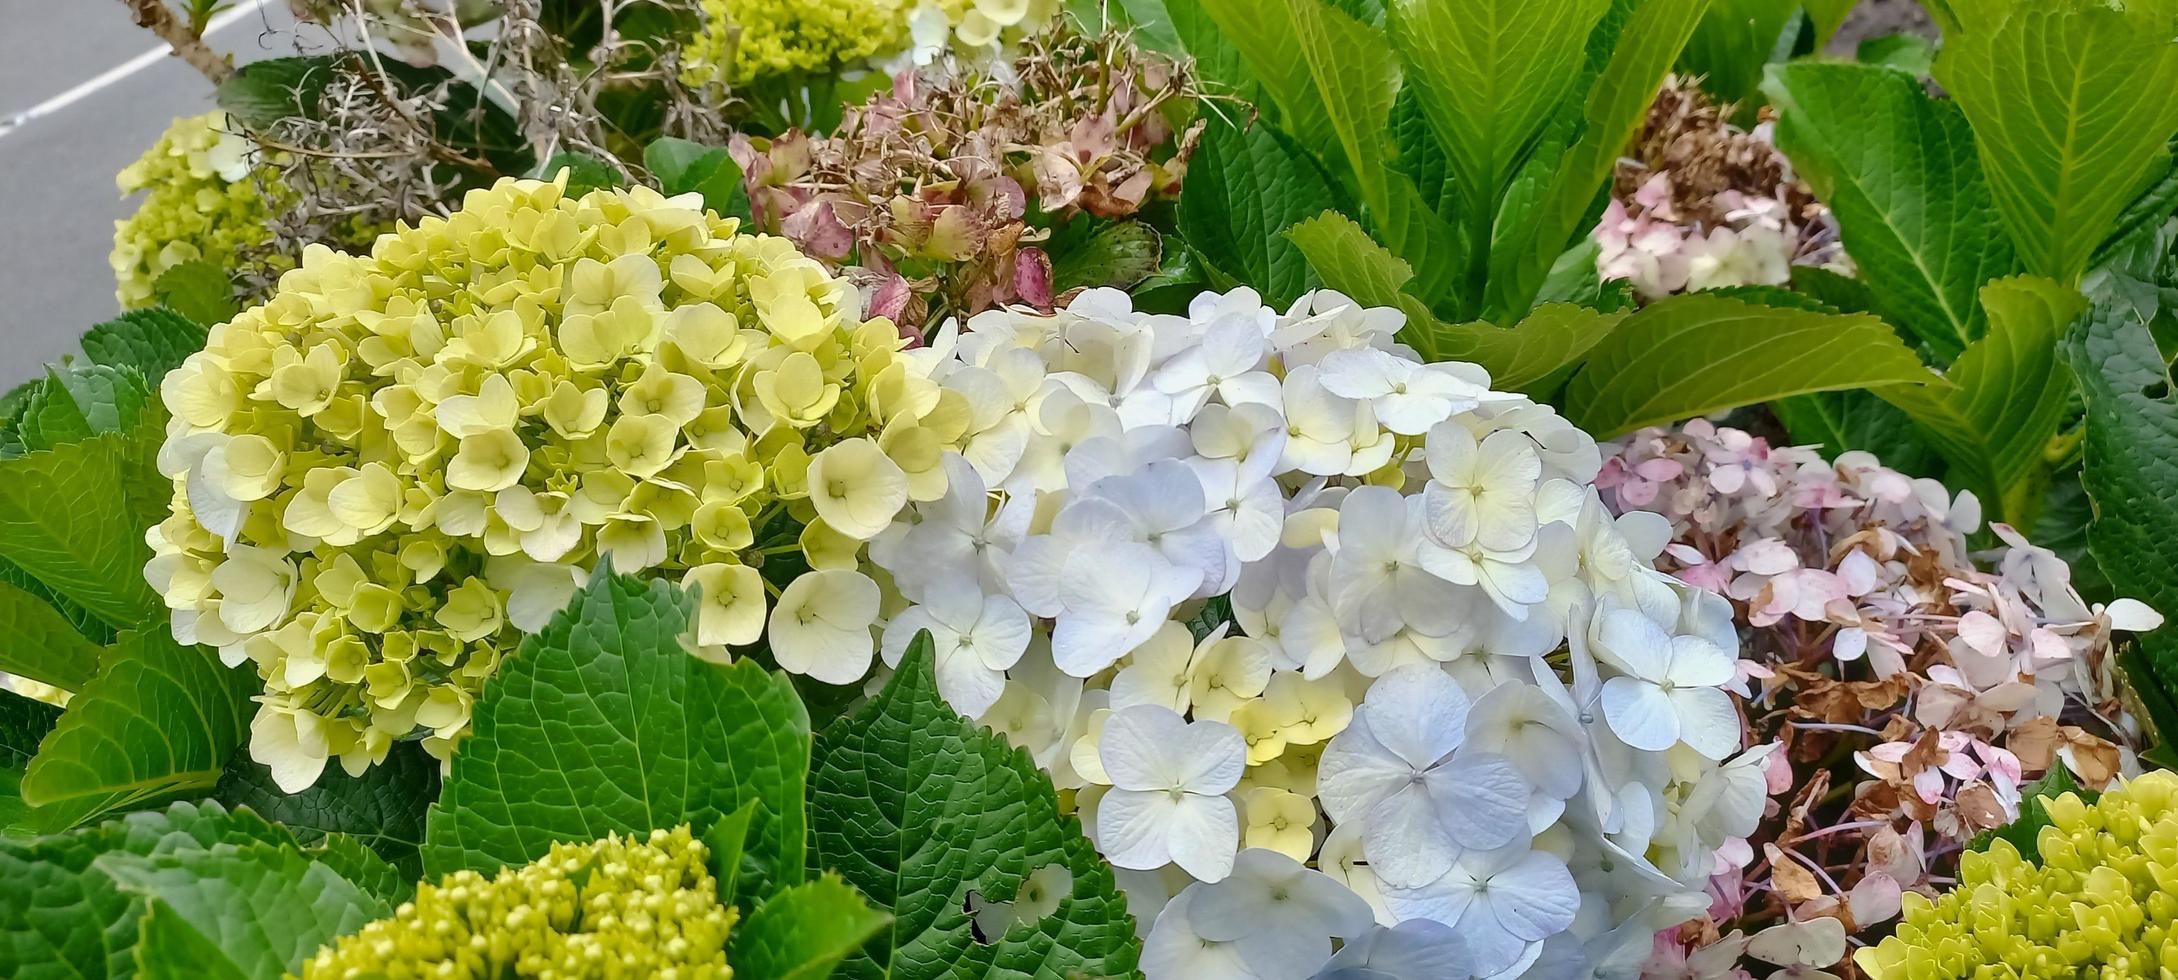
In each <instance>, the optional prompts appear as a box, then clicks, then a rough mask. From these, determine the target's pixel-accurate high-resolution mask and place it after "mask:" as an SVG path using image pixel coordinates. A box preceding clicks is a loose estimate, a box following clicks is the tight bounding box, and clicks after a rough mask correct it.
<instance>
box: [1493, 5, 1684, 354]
mask: <svg viewBox="0 0 2178 980" xmlns="http://www.w3.org/2000/svg"><path fill="white" fill-rule="evenodd" d="M1709 3H1710V0H1643V2H1641V3H1640V4H1639V5H1638V6H1634V7H1632V10H1631V12H1630V15H1628V16H1627V17H1626V19H1625V20H1624V21H1623V22H1616V21H1614V19H1613V18H1612V17H1606V18H1605V19H1604V21H1603V23H1602V24H1601V25H1600V26H1599V27H1598V29H1597V32H1598V34H1602V33H1604V32H1606V31H1608V32H1610V34H1611V35H1612V36H1613V37H1614V38H1615V39H1616V43H1614V44H1611V45H1610V46H1609V47H1608V51H1609V54H1608V57H1607V58H1606V59H1604V60H1603V62H1602V68H1601V71H1600V73H1599V74H1598V76H1597V77H1596V81H1595V86H1594V88H1592V89H1591V90H1590V91H1589V92H1588V94H1587V97H1586V101H1585V103H1584V107H1583V109H1582V111H1581V122H1582V125H1581V131H1580V135H1579V138H1578V139H1577V140H1575V141H1574V142H1572V143H1571V144H1570V146H1568V147H1567V148H1566V149H1565V150H1564V151H1563V153H1561V154H1558V155H1556V156H1555V157H1554V158H1550V159H1548V160H1547V166H1546V167H1545V168H1544V171H1543V173H1547V175H1548V178H1549V179H1548V183H1547V184H1544V183H1538V185H1537V186H1536V187H1535V189H1534V191H1533V192H1532V193H1531V194H1529V195H1527V196H1525V197H1520V198H1515V197H1508V199H1507V201H1506V205H1505V208H1504V210H1503V211H1502V212H1501V213H1500V214H1499V215H1498V216H1497V240H1498V242H1499V244H1497V245H1494V246H1493V247H1492V249H1491V252H1490V282H1489V296H1490V301H1489V303H1488V309H1489V310H1490V311H1491V312H1492V313H1493V314H1494V315H1495V317H1496V318H1501V319H1510V318H1512V317H1517V316H1519V315H1520V314H1522V313H1524V312H1526V311H1527V309H1528V307H1529V306H1530V305H1531V304H1532V303H1533V302H1534V299H1535V295H1536V293H1537V292H1538V291H1539V290H1541V289H1542V287H1543V281H1544V279H1545V278H1547V277H1548V276H1549V275H1550V267H1551V265H1552V263H1554V262H1556V261H1557V259H1558V255H1559V254H1560V253H1562V252H1564V251H1565V249H1566V247H1567V246H1568V245H1570V244H1572V242H1573V240H1574V238H1575V237H1577V236H1579V235H1581V234H1584V233H1585V232H1587V230H1588V229H1587V228H1586V227H1584V226H1583V224H1584V222H1585V221H1586V220H1587V218H1588V215H1589V212H1590V209H1591V208H1592V207H1593V206H1594V205H1595V202H1596V199H1597V196H1598V195H1599V194H1601V193H1602V192H1603V190H1604V187H1605V184H1606V183H1607V182H1608V181H1609V179H1610V177H1611V173H1612V171H1613V169H1614V168H1616V167H1617V165H1618V158H1619V155H1620V154H1622V153H1624V152H1625V149H1626V145H1627V143H1628V142H1630V141H1631V140H1632V139H1633V135H1634V132H1635V131H1636V130H1637V129H1638V128H1639V127H1640V125H1641V121H1642V119H1643V118H1645V117H1646V116H1647V115H1648V111H1649V104H1650V103H1651V102H1653V101H1654V100H1655V98H1656V90H1657V87H1658V85H1659V84H1660V83H1661V82H1662V81H1663V78H1664V75H1665V73H1667V72H1669V71H1670V70H1671V66H1672V64H1673V62H1675V61H1677V60H1678V57H1679V52H1680V51H1681V50H1682V49H1683V48H1685V46H1686V41H1687V38H1688V37H1690V36H1692V35H1693V33H1694V27H1695V25H1696V24H1697V23H1699V22H1700V21H1701V18H1702V15H1703V14H1704V13H1706V12H1707V11H1708V9H1709ZM1596 53H1598V51H1597V49H1596V48H1595V47H1594V46H1593V45H1592V46H1591V54H1592V55H1593V54H1596ZM1538 176H1540V175H1538Z"/></svg>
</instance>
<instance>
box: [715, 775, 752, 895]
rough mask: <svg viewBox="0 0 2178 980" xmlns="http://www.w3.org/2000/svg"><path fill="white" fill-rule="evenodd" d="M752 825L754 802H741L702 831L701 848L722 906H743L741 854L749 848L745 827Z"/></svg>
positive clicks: (747, 831)
mask: <svg viewBox="0 0 2178 980" xmlns="http://www.w3.org/2000/svg"><path fill="white" fill-rule="evenodd" d="M755 822H756V803H755V802H754V801H751V802H748V803H744V804H742V805H741V809H739V810H735V811H734V812H732V813H729V814H727V815H725V816H723V817H720V818H718V819H717V820H714V821H712V822H711V825H710V826H709V827H705V828H704V829H703V834H702V837H703V847H704V849H705V850H707V851H709V852H710V853H711V880H712V881H715V882H717V883H718V900H719V903H720V904H722V905H746V904H748V903H744V902H742V901H741V900H740V899H741V855H742V854H743V853H744V852H746V851H747V850H748V847H749V828H750V825H752V824H754V823H755Z"/></svg>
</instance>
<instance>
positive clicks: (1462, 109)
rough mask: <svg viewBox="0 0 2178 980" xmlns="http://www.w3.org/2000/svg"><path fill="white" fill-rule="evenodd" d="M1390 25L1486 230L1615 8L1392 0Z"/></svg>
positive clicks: (1504, 0) (1604, 2)
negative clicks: (1503, 191)
mask: <svg viewBox="0 0 2178 980" xmlns="http://www.w3.org/2000/svg"><path fill="white" fill-rule="evenodd" d="M1389 6H1390V12H1389V14H1390V15H1389V16H1388V17H1387V18H1386V24H1387V26H1388V27H1389V29H1390V33H1391V40H1392V43H1393V44H1394V45H1395V46H1396V47H1397V48H1398V50H1399V52H1400V54H1401V55H1402V56H1403V58H1404V60H1405V63H1406V65H1407V67H1408V71H1407V76H1408V84H1409V86H1410V87H1413V88H1414V89H1415V90H1416V91H1417V93H1418V94H1419V96H1420V98H1419V99H1417V100H1416V105H1417V107H1418V108H1419V109H1420V110H1421V114H1422V116H1423V117H1424V118H1426V119H1427V120H1428V122H1429V125H1430V128H1431V129H1432V130H1433V131H1434V132H1435V134H1436V142H1437V145H1438V146H1439V147H1441V148H1442V149H1443V151H1444V154H1445V158H1446V160H1447V162H1448V163H1449V164H1450V169H1451V172H1452V175H1453V179H1454V183H1455V185H1456V186H1457V187H1458V188H1459V189H1460V190H1461V191H1462V192H1463V195H1464V200H1465V206H1464V207H1463V208H1462V212H1463V213H1466V214H1470V215H1475V216H1477V217H1479V218H1480V219H1481V221H1482V222H1483V225H1484V227H1487V226H1488V222H1489V219H1491V218H1492V217H1494V216H1495V215H1496V209H1497V199H1498V192H1499V189H1500V188H1501V187H1503V185H1504V184H1505V182H1506V181H1508V180H1510V179H1511V177H1512V175H1513V173H1514V171H1515V170H1517V169H1518V168H1519V166H1520V164H1521V163H1522V161H1524V160H1525V159H1526V157H1527V155H1528V154H1529V153H1531V152H1533V151H1534V149H1535V145H1536V143H1537V141H1538V140H1539V138H1540V137H1541V135H1542V132H1543V128H1544V127H1545V126H1546V125H1547V124H1549V122H1550V121H1551V118H1552V116H1553V115H1555V113H1556V112H1557V110H1558V107H1559V105H1560V104H1561V103H1562V102H1563V101H1564V100H1565V98H1566V96H1567V95H1568V94H1569V93H1570V92H1572V91H1573V87H1574V86H1575V85H1577V84H1579V82H1580V78H1581V73H1580V67H1581V62H1582V60H1583V58H1584V57H1585V55H1586V46H1587V40H1588V34H1589V32H1590V31H1591V30H1593V29H1594V28H1595V26H1596V22H1597V21H1598V20H1600V19H1601V18H1602V17H1603V13H1604V11H1605V10H1607V9H1609V8H1610V6H1611V4H1610V0H1393V2H1392V3H1391V4H1390V5H1389Z"/></svg>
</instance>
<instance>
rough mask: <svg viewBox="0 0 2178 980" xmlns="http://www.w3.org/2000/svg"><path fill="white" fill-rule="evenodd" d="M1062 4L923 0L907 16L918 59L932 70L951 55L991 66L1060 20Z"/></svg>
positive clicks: (1050, 1) (1043, 0) (1028, 0)
mask: <svg viewBox="0 0 2178 980" xmlns="http://www.w3.org/2000/svg"><path fill="white" fill-rule="evenodd" d="M1059 9H1060V0H921V2H920V3H918V4H916V6H915V9H914V10H913V11H912V12H910V13H909V14H908V34H909V37H910V38H911V39H912V40H913V42H914V51H913V55H914V60H915V63H916V64H918V65H927V64H930V63H931V62H933V61H936V60H938V59H939V58H940V57H943V56H944V55H946V54H947V53H948V52H950V53H952V54H954V55H956V56H958V57H960V58H962V59H964V60H970V61H977V60H980V61H991V60H994V59H997V58H999V57H1002V56H1003V55H1004V54H1005V53H1006V52H1007V51H1009V50H1011V49H1012V48H1014V47H1015V46H1017V45H1019V44H1021V43H1022V42H1023V41H1025V40H1027V39H1028V38H1030V37H1033V36H1035V35H1036V34H1037V33H1039V32H1041V31H1042V30H1043V29H1044V28H1046V27H1049V26H1051V23H1052V22H1053V21H1054V20H1057V19H1058V16H1059Z"/></svg>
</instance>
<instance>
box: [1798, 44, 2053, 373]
mask: <svg viewBox="0 0 2178 980" xmlns="http://www.w3.org/2000/svg"><path fill="white" fill-rule="evenodd" d="M1763 90H1764V91H1765V92H1767V93H1768V94H1769V97H1770V100H1771V101H1772V102H1773V103H1774V104H1775V105H1776V106H1777V107H1778V111H1779V118H1778V123H1777V143H1778V146H1779V148H1780V149H1782V150H1784V152H1785V154H1786V155H1787V156H1788V157H1790V158H1791V159H1792V163H1793V169H1794V170H1795V171H1796V172H1797V173H1799V174H1800V175H1801V176H1802V177H1803V178H1805V179H1806V180H1807V181H1808V183H1809V184H1810V185H1811V186H1813V187H1814V189H1815V193H1816V195H1817V196H1819V197H1821V198H1822V199H1823V201H1824V202H1826V203H1828V204H1829V205H1830V206H1831V209H1832V210H1833V211H1834V212H1835V213H1836V215H1837V218H1838V227H1839V233H1840V235H1841V237H1842V238H1843V239H1844V242H1845V247H1846V249H1847V250H1848V251H1849V252H1851V253H1852V256H1853V261H1854V263H1855V264H1856V265H1858V266H1859V268H1860V275H1861V277H1862V278H1863V279H1864V280H1866V281H1867V283H1868V284H1869V286H1870V292H1871V295H1872V297H1873V299H1874V300H1875V302H1876V304H1877V306H1876V312H1878V313H1880V314H1882V315H1883V317H1884V318H1885V319H1887V320H1890V321H1891V322H1893V323H1896V324H1898V325H1899V326H1902V327H1905V328H1906V329H1907V330H1909V331H1912V333H1913V335H1914V336H1915V337H1916V338H1917V339H1919V340H1920V341H1921V342H1922V343H1924V344H1927V345H1928V347H1929V349H1930V350H1931V351H1932V352H1934V353H1935V355H1936V356H1937V358H1938V359H1939V361H1941V362H1944V363H1948V362H1949V361H1950V360H1951V359H1952V358H1954V357H1957V356H1958V354H1959V352H1960V351H1962V350H1964V349H1965V348H1966V345H1967V344H1970V343H1973V342H1974V341H1975V340H1977V339H1979V338H1980V337H1981V334H1982V332H1983V330H1984V329H1985V328H1986V324H1987V318H1986V314H1985V313H1984V312H1983V310H1982V308H1981V300H1980V291H1981V285H1982V283H1985V282H1987V281H1989V280H1990V279H1993V278H1996V277H1998V276H2002V275H2007V274H2009V273H2010V272H2012V271H2013V267H2014V265H2015V264H2016V260H2015V259H2014V257H2013V254H2012V245H2011V240H2010V239H2009V238H2007V237H2006V236H2005V234H2004V233H2003V225H2002V222H2001V221H2000V220H1999V219H1998V217H1997V210H1996V202H1995V199H1994V198H1993V197H1992V196H1991V192H1990V189H1989V183H1988V181H1987V180H1986V179H1984V178H1983V176H1982V172H1981V162H1980V160H1979V159H1978V158H1976V156H1975V153H1974V132H1973V129H1972V128H1971V127H1970V126H1968V125H1967V122H1966V116H1965V115H1964V114H1963V113H1961V112H1960V111H1959V108H1958V105H1957V104H1956V103H1952V102H1948V101H1938V100H1936V99H1933V98H1930V97H1929V95H1928V93H1927V92H1926V91H1924V90H1923V89H1922V87H1921V83H1920V81H1919V80H1918V79H1916V78H1914V77H1913V76H1911V75H1909V74H1906V73H1905V72H1901V71H1895V70H1891V69H1887V68H1877V67H1872V66H1868V65H1852V64H1844V63H1827V62H1801V63H1796V64H1791V65H1780V66H1776V67H1773V68H1771V69H1770V74H1769V79H1768V81H1767V82H1766V83H1765V85H1764V88H1763Z"/></svg>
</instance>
